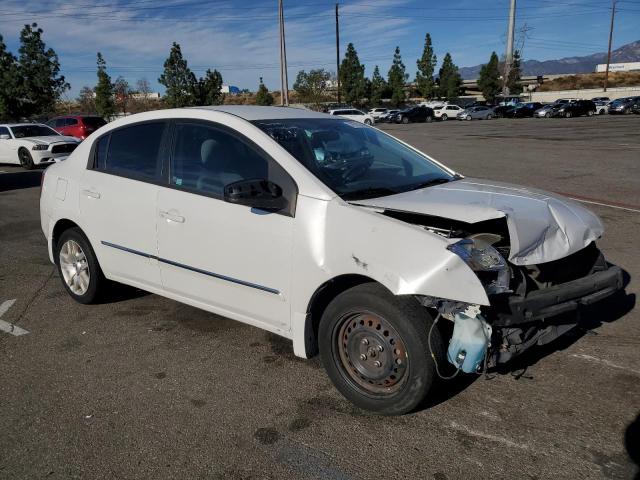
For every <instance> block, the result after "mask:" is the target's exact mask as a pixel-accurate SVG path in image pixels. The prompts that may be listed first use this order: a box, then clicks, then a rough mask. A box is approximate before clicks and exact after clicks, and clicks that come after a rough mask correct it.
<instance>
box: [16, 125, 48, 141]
mask: <svg viewBox="0 0 640 480" xmlns="http://www.w3.org/2000/svg"><path fill="white" fill-rule="evenodd" d="M11 131H12V132H13V136H14V137H16V138H27V137H48V136H51V135H60V134H59V133H58V132H56V131H55V130H53V129H52V128H49V127H47V126H46V125H20V126H17V127H11Z"/></svg>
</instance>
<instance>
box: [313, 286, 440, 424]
mask: <svg viewBox="0 0 640 480" xmlns="http://www.w3.org/2000/svg"><path fill="white" fill-rule="evenodd" d="M431 323H432V319H431V317H430V315H429V313H428V312H427V310H426V309H425V308H424V307H422V306H421V305H420V304H419V303H418V302H417V301H416V300H415V298H413V297H410V296H407V297H403V296H400V297H399V296H395V295H393V294H391V293H390V292H389V291H388V290H387V289H385V288H384V287H383V286H382V285H379V284H376V283H367V284H363V285H359V286H356V287H353V288H351V289H349V290H347V291H345V292H343V293H342V294H340V295H338V296H337V297H336V298H335V299H334V300H333V301H332V302H331V303H330V304H329V306H328V307H327V309H326V310H325V312H324V314H323V316H322V319H321V320H320V327H319V332H318V333H319V339H320V356H321V358H322V363H323V364H324V367H325V369H326V371H327V374H328V376H329V378H330V379H331V381H332V382H333V384H334V385H335V386H336V388H337V389H338V390H339V391H340V392H341V393H342V394H343V395H344V396H345V397H346V398H347V399H349V400H350V401H351V402H353V403H354V404H356V405H357V406H359V407H361V408H364V409H366V410H371V411H374V412H377V413H381V414H385V415H400V414H403V413H407V412H409V411H411V410H413V409H414V408H416V406H418V405H419V404H420V403H421V402H422V401H423V399H424V398H425V396H426V395H427V394H428V392H429V390H430V389H431V387H432V384H433V381H434V378H435V368H434V363H433V359H432V358H431V357H430V355H429V352H430V349H429V344H428V331H429V327H430V326H431ZM432 347H433V352H434V354H435V356H436V358H437V359H438V361H443V359H444V344H443V342H442V339H441V337H440V334H439V332H438V331H437V329H434V332H433V335H432Z"/></svg>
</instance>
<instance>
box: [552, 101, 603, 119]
mask: <svg viewBox="0 0 640 480" xmlns="http://www.w3.org/2000/svg"><path fill="white" fill-rule="evenodd" d="M596 110H597V108H596V104H595V103H593V102H592V101H591V100H573V101H571V102H567V103H564V104H562V105H558V106H557V107H556V108H554V109H553V110H552V112H551V116H552V117H565V118H570V117H581V116H582V115H588V116H591V115H594V114H595V113H596Z"/></svg>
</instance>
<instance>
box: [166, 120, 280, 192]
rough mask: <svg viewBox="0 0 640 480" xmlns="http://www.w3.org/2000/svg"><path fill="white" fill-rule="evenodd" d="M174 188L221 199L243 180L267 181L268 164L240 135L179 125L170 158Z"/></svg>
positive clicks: (194, 124) (197, 126)
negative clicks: (228, 187)
mask: <svg viewBox="0 0 640 480" xmlns="http://www.w3.org/2000/svg"><path fill="white" fill-rule="evenodd" d="M170 176H171V178H170V182H171V184H172V185H173V186H176V187H181V188H185V189H188V190H196V191H198V192H203V193H207V194H213V195H215V196H219V197H222V196H223V190H224V187H225V186H226V185H228V184H230V183H234V182H238V181H240V180H250V179H268V178H269V161H268V160H267V159H266V158H265V157H264V155H263V154H261V153H260V152H258V151H257V150H256V149H255V148H253V147H252V146H250V145H248V144H247V143H245V142H244V141H242V140H241V139H239V138H238V137H237V136H235V135H233V134H231V133H229V132H227V131H225V130H223V129H220V128H216V127H213V126H209V125H203V124H197V123H183V124H177V125H176V134H175V147H174V151H173V155H172V159H171V173H170Z"/></svg>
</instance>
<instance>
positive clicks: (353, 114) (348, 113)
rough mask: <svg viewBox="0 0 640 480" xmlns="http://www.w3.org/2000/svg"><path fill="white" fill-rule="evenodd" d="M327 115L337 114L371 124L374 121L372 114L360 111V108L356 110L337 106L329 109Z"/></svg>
mask: <svg viewBox="0 0 640 480" xmlns="http://www.w3.org/2000/svg"><path fill="white" fill-rule="evenodd" d="M329 115H339V116H341V117H344V118H348V119H349V120H355V121H356V122H360V123H364V124H366V125H373V124H374V123H375V118H374V117H373V116H371V115H369V114H367V113H364V112H361V111H360V110H356V109H355V108H337V109H335V110H329Z"/></svg>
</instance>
